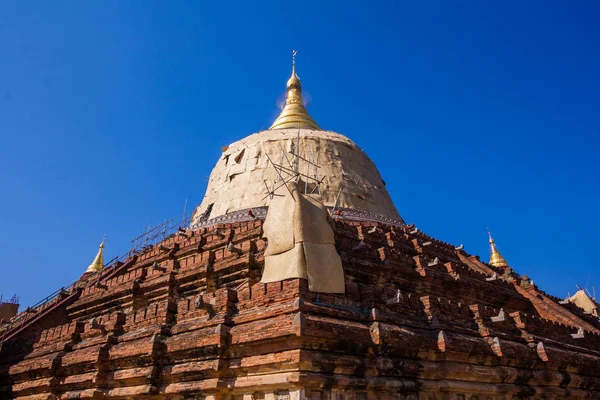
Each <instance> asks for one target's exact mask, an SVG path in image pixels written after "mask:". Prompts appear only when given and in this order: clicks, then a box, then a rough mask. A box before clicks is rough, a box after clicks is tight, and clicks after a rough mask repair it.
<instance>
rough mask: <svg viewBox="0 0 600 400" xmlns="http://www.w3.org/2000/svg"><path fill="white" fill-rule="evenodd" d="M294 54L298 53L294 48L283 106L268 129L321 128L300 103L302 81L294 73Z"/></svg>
mask: <svg viewBox="0 0 600 400" xmlns="http://www.w3.org/2000/svg"><path fill="white" fill-rule="evenodd" d="M296 54H298V52H297V51H296V50H294V51H292V76H291V77H290V79H288V81H287V85H286V94H285V107H283V110H281V114H279V117H277V119H276V120H275V122H273V125H271V127H270V128H269V130H271V129H285V128H305V129H312V130H321V128H319V125H317V123H316V122H315V121H314V120H313V119H312V118H311V117H310V115H308V112H306V108H304V104H302V83H301V82H300V78H298V75H296Z"/></svg>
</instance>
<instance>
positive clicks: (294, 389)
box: [0, 220, 600, 400]
mask: <svg viewBox="0 0 600 400" xmlns="http://www.w3.org/2000/svg"><path fill="white" fill-rule="evenodd" d="M334 231H335V235H336V247H337V249H338V251H339V253H340V256H341V258H342V262H343V265H344V271H345V274H346V294H344V295H337V294H336V295H333V294H323V293H320V294H319V293H312V292H310V291H309V290H308V285H307V282H306V281H304V280H301V279H289V280H286V281H283V282H275V283H268V284H263V283H260V282H259V280H260V275H261V270H262V265H263V263H264V258H263V252H264V249H265V248H266V246H267V243H266V241H265V240H263V239H262V238H261V232H262V221H259V220H257V221H251V222H239V223H235V224H219V225H216V226H212V227H209V228H202V229H199V230H197V231H194V232H187V233H186V234H185V235H175V236H172V237H169V238H168V239H166V240H165V241H163V242H162V243H160V244H158V245H156V246H153V247H152V248H150V249H148V250H147V251H145V252H144V253H142V254H138V255H136V257H135V258H133V259H132V260H130V261H128V262H126V263H125V264H124V265H122V266H121V267H120V268H117V269H115V270H113V271H111V272H110V273H107V274H106V277H104V278H101V279H100V284H98V285H96V284H89V283H86V284H83V283H82V285H81V289H78V291H77V292H76V296H75V297H73V300H72V301H70V302H67V303H65V304H64V305H63V306H61V307H57V308H54V309H53V308H52V305H51V304H50V305H45V306H44V307H43V309H40V310H37V311H38V313H37V314H36V315H38V316H39V323H38V322H36V323H33V324H30V325H26V324H24V325H23V326H25V328H24V329H23V330H22V332H20V333H19V335H18V336H17V337H16V338H15V339H14V340H11V341H9V342H7V343H5V344H4V346H3V348H2V350H1V351H2V352H1V353H0V398H18V399H31V400H37V399H72V398H92V399H108V398H115V399H127V398H151V399H159V398H160V399H163V398H164V399H167V398H168V399H181V398H204V399H233V400H236V399H238V400H250V399H269V400H270V399H273V400H274V399H298V400H300V399H315V400H317V399H320V400H325V399H331V400H333V399H356V400H359V399H361V400H362V399H426V400H431V399H486V400H488V399H492V400H499V399H507V398H510V399H512V398H526V397H532V398H553V399H559V398H586V397H587V398H595V397H600V331H599V330H598V326H599V325H598V323H597V321H595V320H593V319H591V318H590V317H589V316H587V315H584V314H583V313H582V312H581V310H579V309H576V308H573V307H569V306H568V305H561V304H558V299H556V298H553V297H552V296H549V295H547V294H545V293H543V292H541V291H539V289H537V288H536V287H534V286H533V285H528V283H527V282H526V281H525V280H521V278H520V277H519V276H518V275H516V277H510V278H506V279H505V278H504V277H502V271H500V270H497V269H495V268H493V267H491V266H489V265H487V264H485V263H482V262H481V261H480V260H479V259H478V258H477V257H476V256H471V255H469V254H467V253H465V252H464V251H463V250H459V249H456V248H455V247H454V246H452V245H450V244H447V243H444V242H442V241H439V240H435V239H433V238H431V237H429V236H427V235H425V234H424V233H422V232H419V231H415V230H413V229H412V228H406V229H403V228H398V227H390V226H385V225H381V224H379V223H365V222H360V223H359V222H352V221H344V220H337V221H336V222H335V223H334ZM494 273H496V275H497V276H499V277H498V278H497V279H490V278H491V277H492V275H493V274H494ZM55 304H56V303H55Z"/></svg>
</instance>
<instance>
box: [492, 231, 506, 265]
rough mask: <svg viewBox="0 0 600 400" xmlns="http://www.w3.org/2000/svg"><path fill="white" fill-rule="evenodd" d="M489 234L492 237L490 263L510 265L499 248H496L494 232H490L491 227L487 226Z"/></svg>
mask: <svg viewBox="0 0 600 400" xmlns="http://www.w3.org/2000/svg"><path fill="white" fill-rule="evenodd" d="M487 231H488V236H489V237H490V262H489V264H490V265H491V266H493V267H499V268H506V267H508V263H507V262H506V260H505V259H504V257H502V255H501V254H500V252H499V251H498V249H497V248H496V243H495V242H494V238H492V232H490V228H487Z"/></svg>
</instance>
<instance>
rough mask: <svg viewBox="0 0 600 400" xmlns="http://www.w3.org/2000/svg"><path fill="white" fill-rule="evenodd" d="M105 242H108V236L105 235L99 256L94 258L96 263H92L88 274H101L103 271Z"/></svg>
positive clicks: (99, 249)
mask: <svg viewBox="0 0 600 400" xmlns="http://www.w3.org/2000/svg"><path fill="white" fill-rule="evenodd" d="M105 240H106V235H104V238H103V239H102V243H100V246H99V248H98V254H96V258H94V261H92V263H91V264H90V266H89V267H88V269H87V270H86V271H85V272H86V273H88V272H99V271H102V269H103V268H104V241H105Z"/></svg>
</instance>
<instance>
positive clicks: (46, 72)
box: [0, 1, 600, 305]
mask: <svg viewBox="0 0 600 400" xmlns="http://www.w3.org/2000/svg"><path fill="white" fill-rule="evenodd" d="M599 18H600V3H598V2H596V1H587V2H586V1H577V2H566V1H539V2H535V1H526V2H523V1H512V2H510V1H503V2H487V1H472V2H460V1H458V2H454V1H452V2H450V1H411V2H401V1H371V2H364V1H343V2H337V3H335V2H316V1H315V2H311V1H296V2H294V1H286V2H275V1H273V2H241V1H240V2H237V3H231V2H224V1H223V2H216V1H215V2H200V1H190V2H183V1H162V2H156V1H69V2H63V1H55V2H32V1H4V2H2V3H1V4H0V138H1V139H2V142H1V143H2V144H1V146H0V171H1V178H2V196H0V250H1V260H2V266H1V274H0V293H2V294H4V295H5V296H10V295H12V294H14V293H16V294H17V295H19V296H21V299H22V304H23V305H27V304H31V303H34V302H36V301H37V300H39V299H40V298H42V297H44V296H45V295H47V294H49V293H51V292H53V291H54V290H56V289H58V288H60V287H61V286H63V285H66V284H68V283H70V282H71V281H73V280H75V279H77V278H78V277H79V276H80V275H81V273H82V272H83V271H84V270H85V269H86V267H87V266H88V265H89V263H90V262H91V260H92V259H93V257H94V255H95V253H96V250H97V246H98V243H99V242H100V241H101V239H102V236H103V235H104V234H107V243H106V246H107V247H106V258H107V259H108V258H111V257H112V256H114V255H117V254H121V253H123V252H125V251H126V250H128V247H129V240H130V239H131V238H133V237H134V236H137V235H138V234H140V233H141V232H142V230H143V227H144V225H145V224H146V223H147V221H150V222H152V223H158V222H161V221H162V220H164V219H166V218H171V217H173V216H176V215H179V214H181V212H182V209H183V205H184V202H185V199H189V206H190V207H193V206H195V205H197V204H199V203H200V202H201V200H202V196H203V195H204V190H205V187H206V181H207V177H208V175H209V173H210V171H211V169H212V167H213V165H214V164H215V162H216V161H217V159H218V157H219V154H220V149H221V146H223V145H227V144H229V143H231V142H233V141H235V140H237V139H240V138H242V137H244V136H247V135H249V134H251V133H253V132H256V131H258V130H260V129H261V128H267V127H268V126H269V124H270V123H271V122H272V121H273V119H274V118H275V117H276V115H277V113H278V109H277V99H278V98H281V96H282V95H283V93H284V85H285V81H286V79H287V77H288V75H289V72H290V52H291V50H292V48H297V49H299V56H298V57H299V58H298V68H299V75H300V77H301V78H302V81H303V84H304V88H305V90H306V91H307V92H308V93H309V95H310V97H311V98H312V101H311V104H310V108H309V111H310V113H311V115H312V116H313V117H314V119H315V120H316V121H317V122H318V123H319V125H320V126H321V127H323V128H325V129H330V130H334V131H337V132H340V133H343V134H345V135H347V136H348V137H350V138H351V139H353V140H354V141H355V142H356V143H358V144H359V146H361V147H362V148H363V149H364V150H365V151H366V152H367V154H369V155H370V157H371V158H372V159H373V160H374V161H375V163H376V164H377V166H378V167H379V170H380V172H381V174H382V176H383V178H384V179H385V181H386V182H387V186H388V189H389V190H390V193H391V195H392V197H393V199H394V202H395V204H396V206H397V208H398V210H399V211H400V213H401V215H402V216H403V217H404V219H405V220H406V221H408V222H415V223H416V225H417V226H418V227H420V228H421V229H422V230H424V231H425V232H426V233H428V234H430V235H432V236H434V237H436V238H439V239H441V240H444V241H447V242H450V243H454V244H456V245H458V244H461V243H464V245H465V249H466V250H467V251H468V252H470V253H472V254H480V255H481V256H482V258H483V259H487V257H488V256H489V249H488V243H487V234H486V231H485V227H486V226H490V227H491V229H492V231H493V233H494V235H495V238H496V242H497V244H498V247H499V249H500V250H501V252H502V253H503V255H504V256H505V257H506V258H507V260H508V261H509V263H510V264H511V265H512V266H513V267H514V268H515V270H516V271H517V272H519V273H521V274H527V275H529V276H531V277H532V278H533V279H534V280H535V282H536V283H537V284H538V285H539V286H540V287H541V288H543V289H545V290H546V291H548V292H550V293H552V294H555V295H558V296H564V295H566V294H567V291H570V292H571V293H573V292H574V290H575V284H580V285H585V282H586V280H587V278H588V276H589V275H591V283H590V287H591V285H592V284H595V285H596V286H598V289H599V290H600V273H598V267H597V265H598V243H599V242H600V238H599V237H598V236H599V235H598V231H599V225H600V213H599V211H598V204H599V203H600V187H599V186H600V185H599V177H598V174H599V172H600V171H599V170H600V168H599V161H598V151H599V150H600V148H599V147H600V146H599V136H600V135H599V134H600V132H599V131H600V112H599V110H600V97H599V94H600V77H599V73H600V72H599V71H600V51H599V49H600V26H599V25H598V20H599Z"/></svg>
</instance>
